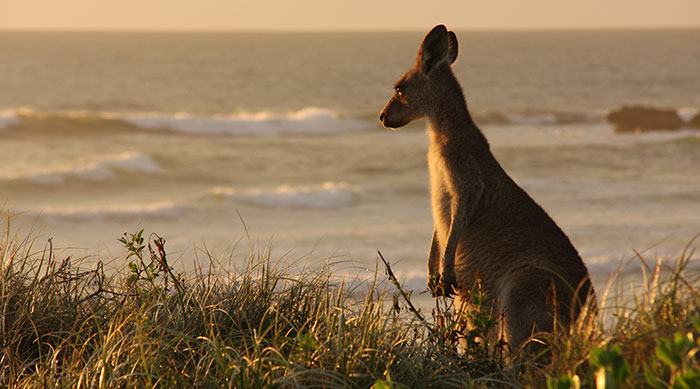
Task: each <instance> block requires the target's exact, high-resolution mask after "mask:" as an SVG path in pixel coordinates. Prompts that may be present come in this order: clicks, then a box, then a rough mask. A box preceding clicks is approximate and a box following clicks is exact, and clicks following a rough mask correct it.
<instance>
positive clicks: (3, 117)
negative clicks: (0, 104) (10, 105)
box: [0, 109, 19, 130]
mask: <svg viewBox="0 0 700 389" xmlns="http://www.w3.org/2000/svg"><path fill="white" fill-rule="evenodd" d="M17 123H19V111H18V110H15V109H6V110H2V111H0V130H4V129H5V128H7V127H9V126H11V125H14V124H17Z"/></svg>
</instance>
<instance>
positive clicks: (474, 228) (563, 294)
mask: <svg viewBox="0 0 700 389" xmlns="http://www.w3.org/2000/svg"><path fill="white" fill-rule="evenodd" d="M457 54H458V42H457V37H456V35H455V34H454V32H452V31H447V29H446V28H445V26H443V25H438V26H436V27H435V28H433V29H432V30H431V31H430V32H429V33H428V34H427V35H426V36H425V38H424V39H423V42H422V44H421V47H420V49H419V51H418V58H417V60H416V63H415V65H414V66H413V67H412V68H411V69H409V70H408V71H407V72H406V73H404V74H403V75H402V76H401V77H400V78H399V80H398V81H397V82H396V84H395V85H394V95H393V96H392V97H391V98H390V99H389V102H388V103H387V104H386V106H385V107H384V109H383V110H382V112H381V114H380V116H379V119H380V121H381V122H382V124H383V125H384V127H387V128H392V129H395V128H398V127H402V126H404V125H406V124H408V123H409V122H411V121H413V120H415V119H418V118H422V117H426V118H427V120H428V130H427V132H428V136H429V140H430V143H429V147H428V169H429V173H430V196H431V204H432V214H433V221H434V230H433V237H432V243H431V245H430V253H429V255H428V272H429V279H428V286H429V289H430V290H431V292H432V293H433V294H434V295H445V296H450V295H455V307H456V308H457V309H464V308H465V307H468V306H469V301H468V295H469V291H470V290H471V287H472V286H473V285H474V284H475V282H476V281H477V279H481V278H482V277H483V279H482V280H481V281H482V287H483V288H484V291H485V292H486V295H487V299H488V301H489V304H490V306H491V308H492V317H493V319H494V320H495V321H496V322H497V323H498V328H497V331H496V333H497V335H494V337H500V339H502V340H505V341H506V342H507V343H508V346H509V347H510V349H511V350H512V351H515V350H516V349H517V348H520V347H522V346H523V345H524V344H525V343H526V342H527V340H528V339H529V338H530V337H531V336H532V335H533V333H534V332H539V331H543V332H553V331H555V330H556V329H565V328H566V327H567V326H569V325H570V324H571V322H573V321H574V320H575V319H576V318H577V317H578V316H579V312H580V311H581V309H582V307H583V305H584V301H585V300H586V298H588V297H589V296H591V297H590V298H591V300H589V301H594V300H593V299H594V292H593V289H592V286H591V283H590V281H589V276H588V271H587V270H586V266H585V265H584V264H583V261H582V260H581V257H580V256H579V254H578V252H577V251H576V249H575V248H574V246H573V245H572V244H571V242H570V241H569V238H568V237H567V236H566V235H565V234H564V232H562V230H561V229H560V228H559V227H558V226H557V224H556V223H555V222H554V221H553V220H552V219H551V218H550V217H549V215H547V213H546V212H545V211H544V210H543V209H542V208H541V207H540V206H539V205H538V204H537V203H536V202H535V201H534V200H533V199H532V198H531V197H530V196H529V195H528V194H527V193H526V192H525V191H524V190H523V189H522V188H520V187H519V186H518V185H517V184H516V183H515V182H514V181H513V179H511V177H510V176H509V175H508V174H507V173H506V172H505V171H504V170H503V168H502V167H501V165H500V164H499V163H498V161H496V158H495V157H494V156H493V154H492V153H491V151H490V147H489V144H488V142H487V140H486V138H485V137H484V135H483V134H482V132H481V131H480V130H479V128H478V127H477V126H476V124H475V123H474V121H473V120H472V118H471V116H470V114H469V111H468V109H467V104H466V101H465V99H464V94H463V92H462V87H461V86H460V84H459V82H458V81H457V79H456V78H455V76H454V74H453V72H452V68H451V65H452V64H453V63H454V62H455V60H456V59H457ZM467 325H468V323H467ZM496 339H498V338H496Z"/></svg>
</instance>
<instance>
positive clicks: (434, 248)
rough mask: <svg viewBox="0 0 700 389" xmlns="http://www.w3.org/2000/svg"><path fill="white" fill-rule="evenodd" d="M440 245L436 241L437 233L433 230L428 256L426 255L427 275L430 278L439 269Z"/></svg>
mask: <svg viewBox="0 0 700 389" xmlns="http://www.w3.org/2000/svg"><path fill="white" fill-rule="evenodd" d="M439 267H440V245H439V244H438V240H437V231H435V229H433V239H432V241H431V243H430V254H429V255H428V274H429V275H430V276H431V277H432V276H433V275H435V274H437V273H438V272H439V271H440V269H439Z"/></svg>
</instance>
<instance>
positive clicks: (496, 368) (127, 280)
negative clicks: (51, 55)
mask: <svg viewBox="0 0 700 389" xmlns="http://www.w3.org/2000/svg"><path fill="white" fill-rule="evenodd" d="M2 232H3V235H2V238H0V259H1V260H2V269H1V270H2V275H1V276H0V309H2V313H1V316H0V318H1V319H2V321H1V322H0V347H1V351H0V387H17V388H19V387H22V388H24V387H30V388H31V387H42V388H43V387H153V386H159V387H236V388H251V387H371V386H374V387H377V388H400V387H412V388H418V387H549V388H575V387H596V386H597V387H607V388H616V387H657V388H667V387H674V388H692V387H700V386H699V385H700V359H699V357H700V356H698V355H697V354H696V353H697V351H698V350H700V312H699V311H698V303H699V302H700V296H698V286H700V280H699V279H698V274H697V272H695V271H694V270H693V269H691V268H690V266H689V262H690V259H691V258H693V255H694V253H693V251H692V250H690V249H687V250H684V251H683V253H682V254H681V255H680V256H679V258H675V260H674V259H669V260H668V262H669V263H672V264H673V267H672V268H670V269H669V268H667V267H665V266H664V265H663V263H658V264H651V263H649V262H648V261H646V260H644V259H643V258H642V257H641V256H640V258H639V262H640V266H641V267H642V270H643V275H644V277H643V283H642V284H643V285H641V290H638V291H637V293H635V294H634V296H627V297H629V301H627V300H625V298H624V296H618V297H616V298H614V299H610V301H613V302H612V303H610V302H609V300H607V299H606V298H605V294H606V293H605V292H604V291H598V295H599V307H598V318H597V319H595V320H594V319H591V318H592V317H593V316H592V315H591V316H589V317H588V319H589V320H581V321H580V323H579V325H577V326H574V327H573V328H572V330H571V331H570V333H569V334H566V335H561V336H558V337H557V338H556V339H553V338H552V337H549V338H548V337H546V336H544V337H541V339H542V340H543V341H544V342H545V343H546V344H547V345H548V353H547V355H548V357H547V358H548V359H547V361H546V362H544V363H543V362H542V357H541V356H540V358H537V356H532V355H518V356H516V357H515V358H511V359H509V360H508V361H507V362H506V361H504V358H503V352H502V351H503V350H502V349H501V348H499V347H498V346H494V345H485V344H483V343H482V342H475V341H472V342H467V343H468V345H467V346H466V347H460V346H458V343H459V342H457V341H456V340H457V337H459V336H464V337H466V338H467V339H468V340H469V339H471V340H474V339H476V338H478V337H480V336H485V335H486V333H487V332H488V331H489V330H490V329H492V327H493V324H494V323H491V322H490V321H489V320H485V316H484V314H483V312H480V311H479V310H480V309H481V307H479V306H477V308H476V311H475V312H470V313H468V315H470V317H471V318H472V319H474V318H476V319H479V320H478V323H479V324H478V325H477V326H476V327H475V329H474V331H473V333H470V334H463V333H460V332H459V331H458V328H459V326H457V325H456V323H457V321H458V320H459V318H456V317H455V314H454V313H453V311H452V310H451V309H450V300H446V299H440V300H436V303H435V306H434V307H433V308H432V309H431V312H424V311H421V310H419V309H414V308H412V307H411V306H410V304H409V303H408V301H410V293H406V292H405V291H403V290H402V289H401V286H400V285H398V286H396V285H394V284H392V283H388V282H385V280H386V276H385V275H384V272H383V271H379V272H378V273H377V275H376V277H375V278H374V279H370V280H349V281H348V280H347V279H346V280H341V279H339V278H337V277H336V276H334V274H333V266H332V265H328V266H322V267H319V268H308V267H307V268H304V269H301V270H299V269H296V268H293V267H292V266H290V265H289V264H285V263H282V262H281V261H275V260H274V259H273V258H271V257H270V254H269V250H264V249H263V250H251V252H250V253H249V255H247V257H248V263H247V264H246V265H245V266H242V267H239V268H236V267H233V266H231V267H228V266H221V264H222V260H221V258H214V257H213V256H212V255H210V254H208V253H206V252H204V255H203V258H204V259H201V258H200V259H198V260H197V265H196V266H195V270H194V271H192V272H189V273H187V274H185V273H183V272H179V271H176V270H175V269H173V267H172V266H171V265H170V264H169V262H168V254H167V250H166V248H165V240H164V239H163V238H161V237H159V236H158V235H156V234H150V235H147V234H145V233H144V232H143V231H137V232H134V233H128V234H125V235H124V236H122V237H121V242H122V244H123V245H124V247H125V250H124V260H123V263H124V265H123V267H121V268H119V269H117V271H106V270H105V264H104V263H103V262H101V261H99V260H95V259H90V258H82V259H76V258H72V257H70V256H66V257H60V255H59V250H56V249H54V248H53V247H52V242H51V241H49V242H46V243H43V242H42V243H41V244H39V246H41V247H38V246H37V245H38V243H39V242H36V241H34V240H32V239H31V237H30V236H28V235H29V234H27V235H22V234H20V233H17V232H13V230H12V228H11V225H10V222H9V217H8V221H7V223H5V225H4V227H3V229H2ZM256 251H259V252H256ZM382 267H384V265H382ZM380 270H384V269H380ZM387 270H389V271H390V270H391V268H390V267H389V266H387ZM618 275H619V274H618ZM611 285H612V284H611ZM476 293H479V292H478V291H477V292H476ZM476 297H478V296H476ZM477 300H478V299H477ZM481 319H484V320H481ZM604 322H606V323H605V324H603V323H604Z"/></svg>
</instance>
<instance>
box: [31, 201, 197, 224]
mask: <svg viewBox="0 0 700 389" xmlns="http://www.w3.org/2000/svg"><path fill="white" fill-rule="evenodd" d="M186 208H187V206H186V205H184V204H179V203H176V202H172V201H160V202H154V203H149V204H125V205H104V206H81V207H61V208H43V209H42V210H41V211H37V212H31V213H32V214H36V215H37V216H40V217H43V218H57V219H62V220H76V221H82V220H93V219H96V218H98V219H110V220H124V219H133V218H135V217H143V216H150V217H166V218H172V217H177V216H179V215H180V214H181V213H182V212H183V211H184V210H185V209H186Z"/></svg>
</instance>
